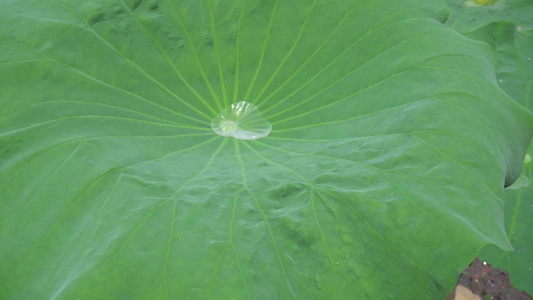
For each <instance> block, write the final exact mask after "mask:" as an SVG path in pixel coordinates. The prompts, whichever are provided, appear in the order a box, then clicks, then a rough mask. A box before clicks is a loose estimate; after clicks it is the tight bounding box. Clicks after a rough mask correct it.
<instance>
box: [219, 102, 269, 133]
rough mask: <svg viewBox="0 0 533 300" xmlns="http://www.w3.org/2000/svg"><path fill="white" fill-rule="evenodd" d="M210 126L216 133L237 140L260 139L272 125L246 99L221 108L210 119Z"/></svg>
mask: <svg viewBox="0 0 533 300" xmlns="http://www.w3.org/2000/svg"><path fill="white" fill-rule="evenodd" d="M211 128H212V129H213V131H214V132H215V133H216V134H218V135H221V136H224V137H234V138H236V139H239V140H257V139H261V138H264V137H266V136H268V135H269V134H270V132H271V131H272V125H271V124H270V122H268V120H267V119H265V118H263V116H262V115H261V113H260V112H259V109H258V108H257V106H256V105H255V104H253V103H251V102H247V101H239V102H235V103H233V104H232V105H230V106H228V107H227V108H225V109H223V110H222V111H221V112H220V113H219V114H218V115H217V116H216V117H215V118H213V120H212V121H211Z"/></svg>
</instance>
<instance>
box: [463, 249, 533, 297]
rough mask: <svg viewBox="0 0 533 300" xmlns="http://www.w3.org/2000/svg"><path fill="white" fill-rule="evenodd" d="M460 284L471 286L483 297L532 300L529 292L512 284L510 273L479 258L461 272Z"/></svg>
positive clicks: (473, 290)
mask: <svg viewBox="0 0 533 300" xmlns="http://www.w3.org/2000/svg"><path fill="white" fill-rule="evenodd" d="M458 285H462V286H465V287H467V288H469V289H470V290H471V291H472V292H473V293H474V294H476V295H479V296H481V299H494V300H532V298H531V296H530V295H529V294H527V293H526V292H524V291H519V290H517V289H515V288H514V287H513V286H512V285H511V282H510V281H509V273H507V272H505V271H501V270H500V269H498V268H493V267H491V265H489V264H487V263H484V262H482V261H480V260H479V259H477V258H476V259H474V261H473V262H472V263H471V264H470V266H468V267H467V268H466V269H465V271H464V272H463V274H461V277H460V278H459V282H458ZM452 299H453V298H452Z"/></svg>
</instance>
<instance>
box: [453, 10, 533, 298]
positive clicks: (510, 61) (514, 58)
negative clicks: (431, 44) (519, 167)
mask: <svg viewBox="0 0 533 300" xmlns="http://www.w3.org/2000/svg"><path fill="white" fill-rule="evenodd" d="M448 3H449V5H450V7H451V8H452V17H451V18H450V19H449V20H448V24H449V25H450V26H452V27H453V28H455V29H457V30H458V31H459V32H461V33H463V34H465V35H467V36H469V37H471V38H474V39H478V40H482V41H484V42H486V43H488V44H489V45H490V46H491V49H492V52H493V55H494V62H495V68H496V76H497V78H498V84H499V85H500V87H501V88H502V89H503V90H504V91H505V92H506V93H507V94H508V95H509V96H511V97H513V99H515V100H516V101H518V102H519V103H520V104H522V105H523V106H524V107H527V108H529V109H531V107H532V106H531V105H532V103H533V94H532V93H531V89H532V87H533V59H532V58H533V51H532V50H531V49H533V21H532V19H531V15H532V14H533V4H532V3H531V1H498V2H496V3H495V4H494V5H493V6H490V5H489V6H478V7H468V6H465V3H466V2H461V1H448ZM528 153H529V158H526V163H525V167H524V172H523V174H522V175H523V177H524V178H526V179H525V182H527V181H529V185H526V186H524V187H523V188H522V189H519V190H509V189H507V190H505V193H504V195H505V197H504V201H505V206H504V207H505V228H506V231H507V234H508V236H509V239H510V241H511V244H512V245H513V248H514V251H502V249H500V248H498V247H495V246H493V245H491V246H487V247H484V248H483V249H482V250H481V252H480V253H479V257H480V259H483V260H486V261H487V262H488V263H490V264H493V265H494V266H495V267H499V268H501V269H502V270H506V271H507V272H509V274H510V278H511V282H512V283H513V286H515V287H516V288H518V289H519V290H525V291H527V292H528V293H529V294H533V282H532V281H531V280H530V278H533V237H532V235H531V226H532V224H531V222H532V220H533V193H532V190H531V182H533V181H532V180H533V177H532V176H531V171H532V169H531V163H530V162H528V161H527V160H528V159H529V160H530V158H531V155H533V149H532V148H531V147H530V149H529V150H528Z"/></svg>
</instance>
